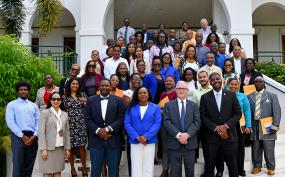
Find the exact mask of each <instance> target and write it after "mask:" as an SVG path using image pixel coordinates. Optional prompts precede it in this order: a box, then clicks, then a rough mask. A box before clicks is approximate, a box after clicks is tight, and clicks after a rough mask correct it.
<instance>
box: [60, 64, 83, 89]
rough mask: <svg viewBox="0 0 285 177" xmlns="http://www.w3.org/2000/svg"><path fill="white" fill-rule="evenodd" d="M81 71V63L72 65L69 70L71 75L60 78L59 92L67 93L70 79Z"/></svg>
mask: <svg viewBox="0 0 285 177" xmlns="http://www.w3.org/2000/svg"><path fill="white" fill-rule="evenodd" d="M79 72H80V66H79V64H73V65H71V68H70V70H69V76H68V77H65V78H63V79H61V80H60V84H59V94H60V95H64V94H65V87H66V86H67V83H68V81H69V79H70V78H75V77H77V76H78V74H79Z"/></svg>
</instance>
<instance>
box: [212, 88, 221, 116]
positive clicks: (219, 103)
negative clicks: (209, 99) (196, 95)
mask: <svg viewBox="0 0 285 177" xmlns="http://www.w3.org/2000/svg"><path fill="white" fill-rule="evenodd" d="M213 91H214V96H215V99H216V103H217V106H218V108H221V104H222V89H221V90H220V91H219V92H216V91H215V90H214V89H213ZM218 93H219V97H220V99H219V100H217V94H218ZM219 111H220V109H219Z"/></svg>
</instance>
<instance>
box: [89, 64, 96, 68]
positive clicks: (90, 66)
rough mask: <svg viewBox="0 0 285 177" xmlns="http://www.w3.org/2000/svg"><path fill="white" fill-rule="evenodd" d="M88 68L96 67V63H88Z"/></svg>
mask: <svg viewBox="0 0 285 177" xmlns="http://www.w3.org/2000/svg"><path fill="white" fill-rule="evenodd" d="M88 68H96V65H88Z"/></svg>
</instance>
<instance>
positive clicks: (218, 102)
mask: <svg viewBox="0 0 285 177" xmlns="http://www.w3.org/2000/svg"><path fill="white" fill-rule="evenodd" d="M216 103H217V106H218V109H219V111H220V110H221V96H220V93H216Z"/></svg>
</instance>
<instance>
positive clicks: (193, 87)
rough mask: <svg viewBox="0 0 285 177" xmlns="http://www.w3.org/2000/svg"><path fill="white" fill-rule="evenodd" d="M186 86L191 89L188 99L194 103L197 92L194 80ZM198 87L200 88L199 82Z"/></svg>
mask: <svg viewBox="0 0 285 177" xmlns="http://www.w3.org/2000/svg"><path fill="white" fill-rule="evenodd" d="M186 84H187V87H188V89H189V93H188V97H187V99H188V100H191V101H193V95H194V92H195V91H196V90H197V89H196V87H195V81H194V80H192V81H191V82H186ZM197 87H198V82H197Z"/></svg>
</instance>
